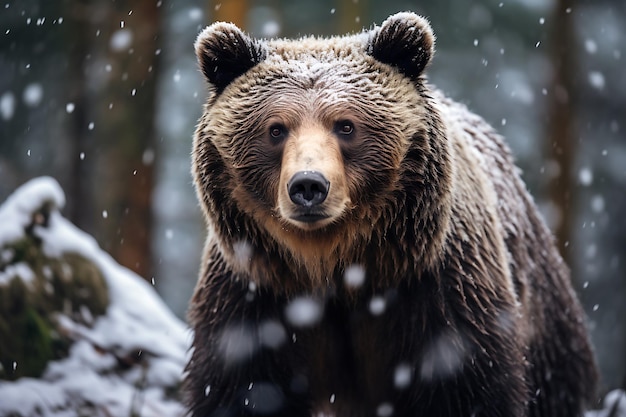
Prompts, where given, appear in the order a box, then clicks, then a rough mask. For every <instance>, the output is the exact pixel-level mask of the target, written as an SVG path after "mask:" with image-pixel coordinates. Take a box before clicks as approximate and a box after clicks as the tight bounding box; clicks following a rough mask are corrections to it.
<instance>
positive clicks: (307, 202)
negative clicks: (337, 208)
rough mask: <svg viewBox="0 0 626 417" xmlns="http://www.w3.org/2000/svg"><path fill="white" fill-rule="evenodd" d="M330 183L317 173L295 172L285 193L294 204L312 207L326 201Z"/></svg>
mask: <svg viewBox="0 0 626 417" xmlns="http://www.w3.org/2000/svg"><path fill="white" fill-rule="evenodd" d="M329 185H330V183H329V182H328V180H327V179H326V178H325V177H324V176H323V175H322V174H320V173H319V172H316V171H300V172H296V173H295V174H294V175H293V177H291V180H289V183H288V184H287V191H288V192H289V198H291V201H293V202H294V203H295V204H297V205H299V206H303V207H313V206H315V205H318V204H321V203H322V202H323V201H324V200H326V196H327V195H328V186H329Z"/></svg>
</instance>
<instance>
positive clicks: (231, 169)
mask: <svg viewBox="0 0 626 417" xmlns="http://www.w3.org/2000/svg"><path fill="white" fill-rule="evenodd" d="M433 48H434V36H433V33H432V31H431V28H430V25H429V23H428V21H427V20H426V19H424V18H422V17H419V16H417V15H415V14H412V13H399V14H396V15H393V16H391V17H389V18H388V19H387V20H386V21H385V22H384V23H383V24H382V25H381V26H376V27H374V28H373V29H371V30H368V31H364V32H362V33H359V34H355V35H348V36H341V37H331V38H326V39H324V38H315V37H306V38H302V39H298V40H285V39H275V40H258V39H254V38H251V37H250V36H248V35H247V34H245V33H244V32H243V31H241V30H240V29H239V28H237V27H236V26H234V25H233V24H229V23H215V24H213V25H211V26H209V27H208V28H206V29H205V30H204V31H203V32H202V33H201V34H200V35H199V37H198V39H197V41H196V43H195V49H196V53H197V57H198V60H199V63H200V67H201V71H202V73H203V74H204V76H205V78H206V80H207V81H208V84H209V87H210V94H209V97H208V101H207V104H206V106H205V108H204V114H203V116H202V117H201V119H200V122H199V125H198V127H197V131H196V134H195V140H194V147H193V176H194V179H195V186H196V189H197V194H198V197H199V199H200V201H201V205H202V208H203V210H204V214H205V217H206V221H207V223H208V240H207V243H206V247H205V255H204V259H203V264H202V267H201V273H200V279H199V282H198V284H197V287H196V290H195V293H194V295H193V298H192V301H191V305H190V311H189V320H190V323H191V326H192V328H193V330H194V336H193V348H192V349H193V353H192V356H191V360H190V363H189V365H188V366H187V369H186V377H185V390H186V393H187V403H188V406H189V408H190V411H191V415H192V416H194V417H200V416H202V417H205V416H232V417H235V416H252V415H262V416H284V417H300V416H336V417H366V416H368V417H369V416H372V417H373V416H379V417H386V416H428V417H443V416H446V417H471V416H488V417H521V416H543V417H559V416H562V417H574V416H581V415H582V413H583V407H584V404H585V403H586V401H588V400H590V397H591V396H592V395H593V392H594V384H595V381H596V369H595V364H594V359H593V355H592V350H591V348H590V344H589V341H588V336H587V333H586V329H585V324H584V315H583V311H582V309H581V307H580V305H579V303H578V301H577V299H576V296H575V294H574V291H573V290H572V287H571V284H570V281H569V276H568V270H567V268H566V266H565V265H564V264H563V261H562V259H561V257H560V256H559V254H558V252H557V249H556V248H555V245H554V242H553V238H552V236H551V234H550V233H549V231H548V229H547V228H546V226H545V225H544V223H543V221H542V220H541V218H540V216H539V214H538V211H537V209H536V207H535V205H534V203H533V201H532V199H531V197H530V196H529V194H528V193H527V191H526V189H525V187H524V184H523V183H522V181H521V179H520V176H519V172H518V171H517V169H516V167H515V166H514V164H513V162H512V158H511V155H510V152H509V150H508V148H507V147H506V146H505V145H504V143H503V141H502V138H501V137H500V136H498V134H497V133H496V132H495V131H494V130H493V129H492V128H491V127H490V126H489V125H488V124H487V123H486V122H485V121H483V120H482V119H481V118H480V117H478V116H476V115H474V114H472V113H471V112H469V111H468V110H467V109H466V108H465V107H463V106H462V105H459V104H457V103H455V102H453V101H451V100H449V99H447V98H446V97H444V95H443V94H442V93H440V92H439V91H438V90H437V89H435V88H434V87H433V86H432V85H430V84H429V83H428V82H427V80H426V78H425V76H424V69H425V67H426V66H427V64H428V63H429V61H430V60H431V57H432V55H433V52H434V49H433Z"/></svg>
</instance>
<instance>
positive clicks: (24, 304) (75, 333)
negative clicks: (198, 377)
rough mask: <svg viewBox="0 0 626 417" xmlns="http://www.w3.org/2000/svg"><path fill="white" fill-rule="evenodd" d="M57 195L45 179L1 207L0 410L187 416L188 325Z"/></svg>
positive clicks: (26, 415)
mask: <svg viewBox="0 0 626 417" xmlns="http://www.w3.org/2000/svg"><path fill="white" fill-rule="evenodd" d="M64 201H65V197H64V195H63V192H62V190H61V188H60V187H59V185H58V184H57V182H56V181H55V180H53V179H52V178H47V177H44V178H38V179H35V180H32V181H30V182H28V183H27V184H25V185H24V186H22V187H21V188H20V189H18V190H17V191H16V192H15V193H14V194H13V195H11V196H10V197H9V198H8V199H7V201H6V202H5V203H4V204H3V205H2V206H0V416H15V417H18V416H20V417H22V416H23V417H31V416H51V417H61V416H63V417H70V416H76V417H78V416H85V415H89V416H96V417H97V416H144V417H150V416H155V417H156V416H172V417H175V416H182V415H184V409H183V407H182V405H181V404H180V400H179V385H180V381H181V377H182V372H183V368H184V366H185V363H186V361H187V351H188V346H189V344H190V336H191V334H190V331H189V330H188V328H187V327H186V326H185V324H184V323H182V322H181V321H180V320H178V319H177V318H176V317H175V316H174V315H173V314H172V313H171V312H170V310H169V309H168V308H167V306H166V305H165V304H164V303H163V302H162V301H161V299H160V298H159V296H158V295H157V293H156V291H155V290H154V289H153V288H152V287H151V286H150V285H149V284H148V283H147V282H146V281H144V280H143V279H141V278H140V277H138V276H137V275H135V274H134V273H132V272H131V271H129V270H127V269H125V268H123V267H121V266H120V265H118V264H117V263H115V261H114V260H113V259H112V258H111V257H110V256H109V255H107V254H106V253H104V252H103V251H102V250H101V249H100V248H99V247H98V245H97V244H96V242H95V241H94V239H93V238H91V237H90V236H88V235H86V234H85V233H83V232H82V231H80V230H78V229H77V228H76V227H75V226H74V225H72V224H71V223H70V222H69V221H68V220H66V219H65V218H63V217H62V216H61V214H60V211H59V210H60V209H61V208H62V206H63V204H64ZM3 332H6V333H5V334H3ZM25 351H26V352H25Z"/></svg>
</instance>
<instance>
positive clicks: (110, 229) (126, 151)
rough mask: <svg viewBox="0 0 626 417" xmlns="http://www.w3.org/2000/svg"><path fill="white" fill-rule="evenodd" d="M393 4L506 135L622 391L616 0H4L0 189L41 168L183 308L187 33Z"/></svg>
mask: <svg viewBox="0 0 626 417" xmlns="http://www.w3.org/2000/svg"><path fill="white" fill-rule="evenodd" d="M403 10H412V11H415V12H417V13H420V14H423V15H425V16H427V17H428V18H429V19H430V20H431V23H432V26H433V28H434V31H435V34H436V35H437V52H436V54H435V59H434V63H433V65H432V66H431V67H430V68H429V70H428V71H429V78H430V80H431V82H432V83H434V84H436V85H437V86H438V87H440V88H441V89H442V90H444V91H445V92H446V93H447V94H449V95H450V96H452V97H453V98H455V99H456V100H458V101H461V102H463V103H466V104H467V105H468V106H469V107H470V109H472V110H473V111H475V112H476V113H478V114H480V115H482V116H483V117H485V118H486V119H487V120H488V121H489V122H490V123H491V124H492V125H494V126H495V127H496V128H497V129H498V130H499V131H500V132H501V133H502V134H504V135H505V136H506V137H507V140H508V143H509V144H510V146H511V148H512V149H513V151H514V154H515V156H516V158H517V161H518V164H519V166H520V167H521V168H522V170H523V177H524V179H525V181H526V182H527V184H528V187H529V188H530V190H531V192H532V193H533V195H534V196H535V198H536V200H537V202H538V203H539V205H540V207H541V209H542V210H543V212H544V214H545V216H546V218H547V220H548V222H549V224H550V226H551V227H552V229H553V230H554V231H555V233H556V235H557V238H558V241H559V245H560V248H561V250H562V252H563V254H564V256H565V258H566V259H567V261H568V263H569V264H570V266H571V269H572V275H573V279H574V281H575V285H576V288H577V290H578V292H579V294H580V296H581V298H582V300H583V303H584V305H585V308H586V310H587V312H588V315H589V318H590V326H591V330H592V334H593V339H594V344H595V347H596V353H597V356H598V359H599V361H600V364H601V368H602V369H601V370H602V374H603V378H604V388H614V387H618V386H622V387H624V384H625V382H626V381H625V378H626V377H625V374H626V371H625V370H626V215H625V214H624V213H626V133H625V132H626V120H625V115H626V111H625V109H626V71H625V70H624V68H625V61H626V56H623V55H625V54H626V2H624V1H623V0H477V1H465V0H439V1H434V0H431V1H425V0H424V1H406V0H385V1H376V0H318V1H306V0H258V1H255V0H224V1H217V0H215V1H206V0H93V1H88V0H58V1H49V0H19V1H17V0H15V1H14V0H5V1H3V2H1V3H0V201H1V200H4V199H5V198H6V197H7V196H8V194H9V193H10V192H11V191H13V190H14V189H15V188H16V187H17V186H18V185H20V184H22V183H23V182H25V181H26V180H28V179H30V178H33V177H36V176H39V175H51V176H53V177H55V178H56V179H58V180H59V181H60V182H61V184H62V185H63V187H64V189H65V191H66V194H67V200H68V204H67V206H66V208H65V213H64V214H65V215H66V216H67V217H68V218H70V219H71V220H72V221H73V222H74V223H75V224H76V225H78V226H79V227H80V228H82V229H83V230H85V231H87V232H88V233H90V234H92V235H93V236H94V237H95V238H96V239H97V241H98V242H99V244H100V245H101V246H102V247H103V248H104V249H105V250H106V251H108V252H109V253H110V254H111V255H112V256H113V257H114V258H115V259H116V260H117V261H118V262H120V263H122V264H123V265H125V266H127V267H128V268H130V269H132V270H134V271H136V272H138V273H139V274H140V275H141V276H143V277H145V279H146V280H148V281H150V282H152V283H153V285H155V286H156V288H157V289H158V290H159V292H160V293H161V295H162V296H163V298H164V299H165V301H166V302H167V303H168V305H170V306H171V308H172V309H173V310H174V312H176V313H177V314H178V315H179V316H181V317H182V316H184V313H185V309H186V306H187V300H188V297H189V295H190V293H191V291H192V288H193V286H194V284H195V281H196V276H197V271H198V267H199V262H200V252H201V248H202V246H203V241H204V226H203V223H202V218H201V215H200V211H199V209H198V204H197V202H196V198H195V195H194V191H193V187H192V184H191V177H190V174H189V170H190V157H189V153H190V149H191V140H192V139H191V138H192V134H193V130H194V127H195V124H196V121H197V118H198V116H199V115H200V112H201V107H202V104H203V102H204V99H205V94H206V88H205V85H204V84H203V80H202V78H201V76H200V73H199V71H198V70H197V66H196V62H195V56H194V54H193V42H194V40H195V37H196V35H197V33H198V32H199V31H200V30H201V28H203V27H204V26H206V25H207V24H209V23H211V22H212V21H215V20H226V21H232V22H234V23H236V24H237V25H239V26H240V27H242V28H245V29H246V30H247V31H249V32H250V33H251V34H253V35H255V36H259V37H275V36H280V37H294V36H299V35H305V34H316V35H333V34H341V33H345V32H351V31H358V30H361V29H362V28H364V27H365V28H368V27H370V26H371V25H372V24H374V23H381V22H382V21H383V20H384V19H385V18H386V17H387V16H388V15H389V14H392V13H394V12H397V11H403Z"/></svg>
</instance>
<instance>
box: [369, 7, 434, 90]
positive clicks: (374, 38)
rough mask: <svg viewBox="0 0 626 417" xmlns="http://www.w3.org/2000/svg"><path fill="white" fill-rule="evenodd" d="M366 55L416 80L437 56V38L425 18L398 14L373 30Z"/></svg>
mask: <svg viewBox="0 0 626 417" xmlns="http://www.w3.org/2000/svg"><path fill="white" fill-rule="evenodd" d="M367 52H368V54H369V55H371V56H372V57H374V58H375V59H377V60H378V61H380V62H383V63H385V64H388V65H391V66H392V67H395V68H397V69H398V71H400V72H401V73H403V74H404V75H406V76H407V77H409V78H416V77H418V76H419V75H420V74H421V73H422V71H424V68H425V67H426V65H428V63H429V62H430V60H431V58H432V56H433V54H434V52H435V35H433V31H432V29H431V28H430V24H429V23H428V20H426V19H425V18H423V17H421V16H418V15H416V14H415V13H410V12H403V13H396V14H394V15H391V16H389V17H388V18H387V20H385V21H384V22H383V24H382V25H380V27H377V28H375V29H373V30H372V32H371V35H370V39H369V43H368V45H367Z"/></svg>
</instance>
